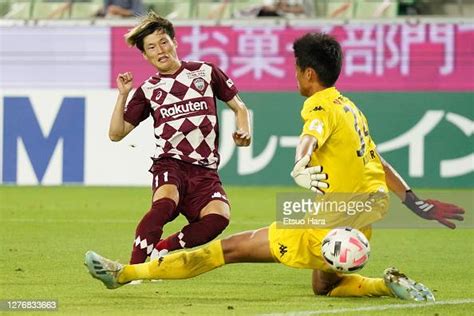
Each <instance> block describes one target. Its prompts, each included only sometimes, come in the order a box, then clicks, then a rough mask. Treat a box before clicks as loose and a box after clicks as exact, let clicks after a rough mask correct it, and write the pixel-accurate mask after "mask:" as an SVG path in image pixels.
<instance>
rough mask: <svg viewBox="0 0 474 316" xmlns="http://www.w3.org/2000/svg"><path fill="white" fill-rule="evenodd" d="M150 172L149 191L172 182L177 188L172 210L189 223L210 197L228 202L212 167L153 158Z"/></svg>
mask: <svg viewBox="0 0 474 316" xmlns="http://www.w3.org/2000/svg"><path fill="white" fill-rule="evenodd" d="M150 172H151V173H152V174H153V181H152V185H151V186H152V189H153V193H155V191H156V190H157V189H158V188H159V187H161V186H162V185H165V184H174V185H176V187H177V188H178V192H179V203H178V206H177V207H176V210H177V211H178V212H179V213H181V214H183V215H184V216H185V217H186V218H187V220H188V221H189V222H190V223H191V222H194V221H197V220H199V214H200V213H201V210H202V209H203V208H204V207H205V206H206V205H207V204H208V203H209V202H211V201H213V200H219V201H222V202H224V203H227V204H228V205H229V206H230V203H229V201H228V199H227V194H226V193H225V191H224V188H223V187H222V182H221V180H220V179H219V175H218V174H217V171H216V170H213V169H209V168H205V167H201V166H195V165H193V164H190V163H187V162H183V161H181V160H177V159H173V158H162V159H159V160H156V161H155V162H154V164H153V165H152V166H151V168H150ZM176 215H178V214H176Z"/></svg>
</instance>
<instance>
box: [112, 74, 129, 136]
mask: <svg viewBox="0 0 474 316" xmlns="http://www.w3.org/2000/svg"><path fill="white" fill-rule="evenodd" d="M132 87H133V76H132V73H130V72H126V73H124V74H119V75H118V76H117V89H118V91H119V94H118V96H117V101H116V102H115V107H114V111H113V113H112V117H111V119H110V126H109V138H110V140H111V141H114V142H118V141H120V140H122V139H123V138H124V137H125V136H127V135H128V134H129V133H130V132H131V131H132V130H133V129H134V128H135V126H134V125H132V124H130V123H129V122H126V121H125V119H124V114H123V113H124V109H125V103H126V102H127V98H128V94H129V93H130V90H132Z"/></svg>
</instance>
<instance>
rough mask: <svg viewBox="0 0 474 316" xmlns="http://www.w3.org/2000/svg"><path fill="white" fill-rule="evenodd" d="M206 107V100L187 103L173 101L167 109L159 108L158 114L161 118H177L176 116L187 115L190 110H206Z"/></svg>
mask: <svg viewBox="0 0 474 316" xmlns="http://www.w3.org/2000/svg"><path fill="white" fill-rule="evenodd" d="M207 109H208V107H207V103H206V101H200V102H191V101H189V102H188V103H184V104H176V103H175V104H173V105H172V106H171V107H169V108H167V109H165V108H161V109H160V114H161V116H162V117H163V118H167V117H173V118H177V117H180V116H183V115H187V114H189V113H192V112H197V111H201V110H207Z"/></svg>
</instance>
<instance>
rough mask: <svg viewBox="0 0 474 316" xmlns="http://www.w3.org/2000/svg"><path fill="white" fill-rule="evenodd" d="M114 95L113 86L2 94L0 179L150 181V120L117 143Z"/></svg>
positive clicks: (23, 181) (100, 182) (26, 182)
mask: <svg viewBox="0 0 474 316" xmlns="http://www.w3.org/2000/svg"><path fill="white" fill-rule="evenodd" d="M115 98H116V91H115V90H100V91H94V90H90V91H85V92H84V91H74V90H70V91H67V90H63V91H38V90H28V91H27V92H25V91H14V90H13V91H12V90H10V91H6V92H4V93H3V97H2V98H0V100H1V101H0V115H2V114H3V117H4V120H1V121H0V122H1V123H0V131H3V135H0V136H2V137H0V139H2V140H3V146H1V145H2V144H1V143H0V148H3V153H0V154H1V155H0V157H1V158H0V159H2V161H0V165H1V166H2V167H3V168H2V169H3V170H0V171H2V174H3V177H2V178H3V181H2V182H3V183H14V184H19V185H35V184H44V185H60V184H64V183H71V184H76V183H77V184H85V185H149V184H150V181H151V176H150V174H149V173H148V168H149V167H150V165H151V159H150V156H152V154H153V149H154V138H153V126H152V120H151V119H148V120H146V121H145V122H143V123H142V124H141V125H140V126H139V128H137V129H136V130H134V131H132V132H131V133H130V135H128V136H127V137H126V138H125V139H124V140H122V141H121V142H112V141H110V139H109V137H108V126H109V121H110V116H111V113H112V110H113V107H114V104H115ZM0 118H1V117H0ZM142 125H143V126H142Z"/></svg>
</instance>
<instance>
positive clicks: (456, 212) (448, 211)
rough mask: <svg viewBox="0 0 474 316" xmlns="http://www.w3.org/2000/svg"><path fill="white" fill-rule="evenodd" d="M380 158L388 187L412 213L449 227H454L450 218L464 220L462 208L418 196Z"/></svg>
mask: <svg viewBox="0 0 474 316" xmlns="http://www.w3.org/2000/svg"><path fill="white" fill-rule="evenodd" d="M379 156H380V154H379ZM380 159H381V160H382V165H383V168H384V171H385V180H386V182H387V185H388V188H389V189H390V191H392V192H393V193H395V194H396V195H397V196H398V197H399V198H400V200H401V201H402V203H403V204H405V206H406V207H408V208H409V209H410V210H411V211H412V212H413V213H415V214H416V215H418V216H420V217H422V218H424V219H429V220H437V221H438V222H439V223H440V224H442V225H445V226H447V227H449V228H451V229H454V228H456V224H454V223H453V222H452V221H450V220H458V221H462V220H464V217H463V216H462V214H464V210H463V209H462V208H460V207H459V206H457V205H454V204H449V203H444V202H441V201H437V200H431V199H428V200H422V199H420V198H418V197H417V196H416V194H415V192H413V191H412V190H411V188H410V187H409V186H408V184H407V183H406V182H405V180H403V178H402V177H401V176H400V175H399V174H398V172H397V171H396V170H395V169H394V168H393V167H392V166H391V165H390V164H389V163H388V162H386V161H385V160H384V159H383V158H382V157H381V156H380Z"/></svg>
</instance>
